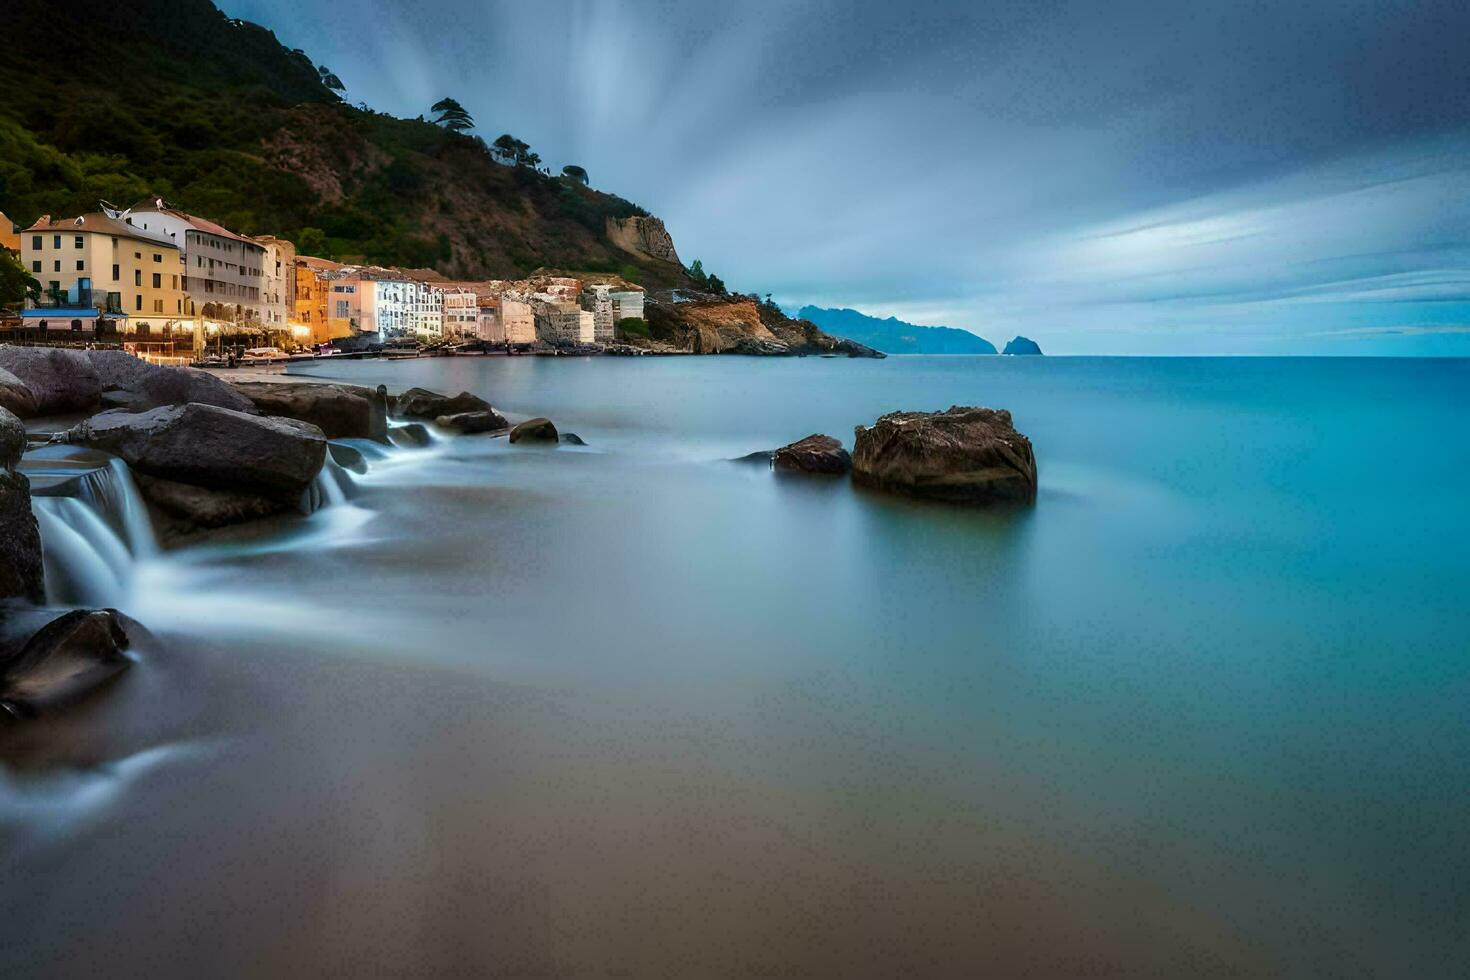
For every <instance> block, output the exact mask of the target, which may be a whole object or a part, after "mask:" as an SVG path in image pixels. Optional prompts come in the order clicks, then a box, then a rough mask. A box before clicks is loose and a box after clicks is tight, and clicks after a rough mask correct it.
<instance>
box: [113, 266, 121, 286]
mask: <svg viewBox="0 0 1470 980" xmlns="http://www.w3.org/2000/svg"><path fill="white" fill-rule="evenodd" d="M121 278H122V266H120V265H114V266H113V267H112V281H113V282H117V281H118V280H119V279H121Z"/></svg>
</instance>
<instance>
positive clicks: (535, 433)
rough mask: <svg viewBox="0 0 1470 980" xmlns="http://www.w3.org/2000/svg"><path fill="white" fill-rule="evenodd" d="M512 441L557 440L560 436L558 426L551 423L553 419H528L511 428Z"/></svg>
mask: <svg viewBox="0 0 1470 980" xmlns="http://www.w3.org/2000/svg"><path fill="white" fill-rule="evenodd" d="M510 441H511V442H551V443H554V442H557V441H559V437H558V436H557V433H556V426H555V425H552V424H551V419H545V418H534V419H526V421H524V422H522V423H521V424H520V425H517V426H516V427H515V428H513V429H511V430H510Z"/></svg>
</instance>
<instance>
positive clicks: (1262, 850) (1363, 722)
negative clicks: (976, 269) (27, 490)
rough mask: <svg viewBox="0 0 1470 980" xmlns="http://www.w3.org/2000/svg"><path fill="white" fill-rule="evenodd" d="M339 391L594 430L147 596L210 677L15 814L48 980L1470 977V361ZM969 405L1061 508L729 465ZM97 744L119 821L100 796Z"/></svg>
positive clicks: (468, 367)
mask: <svg viewBox="0 0 1470 980" xmlns="http://www.w3.org/2000/svg"><path fill="white" fill-rule="evenodd" d="M314 373H317V374H320V375H321V376H323V377H326V376H329V375H330V376H331V377H334V378H341V379H344V380H348V381H353V382H356V383H363V384H376V383H378V382H383V383H387V384H389V385H390V386H393V387H398V388H401V387H408V386H410V385H423V386H425V387H430V388H434V389H438V390H444V391H451V392H452V391H457V390H459V389H461V388H463V389H468V390H470V391H474V392H477V393H479V394H482V395H484V396H485V397H487V398H489V399H490V400H491V401H492V402H493V403H494V404H495V405H496V406H497V408H500V409H501V410H503V411H506V412H508V413H511V414H512V415H522V416H524V415H532V414H544V415H547V416H549V417H551V418H552V419H553V420H554V421H555V422H556V423H557V424H558V425H559V426H560V427H561V428H562V429H563V430H571V431H574V432H576V433H578V434H579V435H581V436H582V437H583V438H584V439H585V440H586V441H587V442H588V443H589V445H588V446H587V447H586V448H585V449H574V448H571V447H567V446H562V447H558V448H554V449H527V448H523V447H514V446H509V445H508V444H507V443H506V442H505V440H503V439H489V438H485V437H467V438H461V439H454V440H447V441H443V442H439V443H436V444H435V445H434V446H433V447H431V448H429V449H425V450H420V451H416V452H411V451H397V452H395V453H394V454H393V455H391V456H390V457H389V458H386V459H382V460H373V461H372V462H371V466H372V468H371V469H370V471H369V472H368V473H367V474H366V475H365V476H358V477H355V478H354V482H353V494H352V495H351V497H350V499H343V500H342V501H340V502H339V503H338V505H337V506H334V507H328V508H326V509H324V510H323V511H320V512H319V513H317V514H316V515H313V516H312V517H311V518H309V519H305V520H303V521H300V522H297V523H295V524H291V525H289V526H287V527H285V528H281V529H278V530H277V531H276V532H274V533H273V534H271V535H269V536H263V537H256V538H253V539H251V540H248V541H233V542H223V543H218V544H214V545H210V546H207V547H203V548H196V549H192V550H190V551H188V552H185V553H179V554H174V555H170V556H166V557H165V558H163V559H159V560H154V561H150V562H148V563H145V567H144V569H143V571H142V572H141V574H139V575H138V576H137V581H136V582H135V583H134V586H133V591H132V593H131V595H130V596H129V597H128V599H127V601H126V602H124V603H122V606H123V608H124V610H125V611H127V612H129V613H131V614H133V615H135V616H137V617H138V618H139V619H140V620H142V621H143V622H145V623H147V624H148V625H149V626H150V627H151V628H153V629H154V630H155V631H157V632H158V633H159V634H160V635H161V637H162V639H163V640H164V641H165V642H164V643H163V644H162V645H161V650H167V651H171V652H159V653H157V654H153V655H145V656H144V658H143V663H142V664H140V667H141V668H142V669H141V670H134V671H132V672H130V675H129V677H128V679H127V681H126V683H125V685H122V686H121V688H120V690H119V691H118V692H117V693H116V695H115V696H112V695H110V696H109V697H110V700H109V702H108V703H107V705H106V706H105V707H102V708H98V709H96V710H97V711H98V712H100V713H101V716H100V717H97V718H92V719H88V722H89V727H86V726H80V725H79V726H78V730H77V731H70V730H69V731H68V736H69V738H70V739H71V740H72V743H74V744H75V745H77V746H80V747H79V748H77V749H76V750H75V751H74V752H73V753H72V754H71V755H69V756H66V760H65V761H66V762H67V765H62V766H59V767H58V765H57V764H55V763H54V762H53V763H52V764H50V765H48V766H38V765H35V764H34V763H33V764H30V765H28V766H25V767H23V768H20V769H16V770H15V771H14V772H13V773H12V775H11V776H9V777H7V778H8V779H9V780H10V782H9V784H8V788H7V786H0V798H3V797H4V796H5V795H6V794H9V797H10V800H11V802H10V804H9V805H8V806H7V808H5V809H4V810H0V829H3V830H4V831H5V832H6V833H7V834H10V835H12V839H13V840H14V841H15V844H14V846H13V847H12V848H11V849H10V855H11V859H10V860H8V861H7V862H6V863H7V868H6V869H5V870H6V883H5V884H4V885H0V889H3V892H0V894H4V895H5V901H3V902H0V921H5V922H7V923H9V925H7V926H3V927H0V930H3V934H4V935H5V936H6V940H7V948H12V949H15V950H17V955H18V956H19V957H20V960H19V962H21V963H28V964H30V965H32V966H41V965H50V966H55V965H57V964H60V965H61V966H63V967H68V968H72V969H86V968H93V967H98V966H105V965H107V964H114V965H115V964H116V963H117V962H118V961H117V960H115V959H110V958H109V957H118V956H122V962H124V963H126V964H127V965H128V966H129V967H131V968H135V969H138V970H150V971H154V972H157V971H162V972H188V971H189V970H195V971H208V972H212V973H215V974H221V973H224V974H234V973H239V974H248V973H259V972H271V971H272V970H274V971H277V972H279V971H286V972H292V971H294V972H316V971H319V970H335V971H338V972H357V973H363V972H366V973H379V972H382V973H392V972H399V971H408V970H420V971H423V972H429V973H434V972H440V971H445V970H449V969H451V968H459V969H462V970H464V971H466V972H477V971H484V972H496V971H499V972H503V973H511V974H514V973H520V972H541V973H547V972H549V973H584V972H597V973H602V972H614V971H625V972H629V973H632V974H634V975H684V976H688V975H700V976H706V975H721V974H732V973H751V972H764V973H769V974H793V973H797V974H800V973H805V974H819V975H833V974H845V975H853V974H865V973H868V974H894V973H913V974H925V973H927V974H938V975H975V974H976V973H978V972H989V973H998V974H1014V973H1017V972H1023V971H1031V972H1034V973H1041V974H1057V975H1077V974H1079V973H1085V972H1109V971H1112V972H1120V973H1127V974H1156V975H1169V976H1178V975H1186V974H1194V973H1206V974H1218V973H1224V974H1235V975H1239V974H1247V975H1261V974H1318V975H1343V974H1377V975H1413V976H1455V975H1460V974H1461V972H1462V968H1463V966H1464V964H1465V963H1466V962H1467V958H1470V940H1467V930H1466V929H1465V928H1464V923H1465V922H1467V921H1470V890H1467V889H1466V887H1465V884H1464V883H1465V881H1467V880H1470V820H1467V817H1470V804H1467V799H1470V796H1467V791H1466V789H1465V787H1466V786H1467V785H1470V724H1467V719H1470V603H1467V601H1466V588H1467V585H1470V513H1467V508H1466V506H1465V500H1466V490H1467V487H1470V439H1467V438H1466V437H1465V435H1464V430H1465V425H1466V422H1467V420H1470V362H1467V361H1429V360H1422V361H1416V360H1381V361H1379V360H1359V359H1352V360H1306V359H1300V360H1298V359H1290V360H1275V359H1068V358H1040V359H1011V358H993V357H992V358H960V357H947V358H890V359H888V360H886V361H878V362H874V361H850V360H841V359H818V358H807V359H794V360H762V359H742V358H669V359H653V358H640V359H626V360H622V359H612V358H603V359H595V360H590V359H589V360H574V359H560V358H559V359H541V358H509V359H507V358H458V359H424V360H418V361H412V362H396V363H386V362H372V361H367V362H347V363H343V362H339V363H335V364H331V365H324V366H320V367H315V368H314ZM951 404H980V405H990V406H994V407H1005V408H1009V409H1010V410H1011V411H1012V413H1013V415H1014V417H1015V420H1016V424H1017V426H1018V427H1019V428H1020V429H1021V430H1022V431H1024V432H1026V433H1027V434H1028V435H1029V436H1030V437H1031V439H1032V441H1033V443H1034V444H1035V447H1036V454H1037V458H1038V461H1039V466H1040V472H1041V493H1040V497H1039V500H1038V502H1037V505H1036V507H1035V508H1034V509H1033V510H1029V511H1023V512H1011V513H983V512H972V511H966V510H959V509H954V508H950V507H945V506H930V505H923V504H918V503H914V502H910V501H905V500H902V499H896V498H890V497H884V496H879V495H875V494H870V493H864V492H858V491H855V490H854V489H853V488H852V487H851V486H850V485H849V484H848V483H847V482H846V481H844V480H831V479H824V478H802V477H780V476H775V475H773V474H771V473H769V472H766V471H765V470H762V469H760V468H752V467H750V466H748V465H737V464H733V463H728V462H724V460H726V459H728V458H729V457H734V456H738V455H743V454H745V453H748V452H751V451H753V450H757V449H767V448H773V447H775V446H777V445H780V444H782V443H785V442H789V441H791V440H794V439H796V438H799V437H801V436H805V435H807V434H809V433H811V432H818V431H821V432H827V433H829V434H832V435H836V436H838V437H840V438H842V439H843V440H844V441H845V442H847V443H848V444H849V445H850V444H851V432H852V427H853V426H854V425H856V424H860V423H866V422H870V421H871V420H872V419H874V418H876V417H877V416H878V415H880V414H882V413H883V412H886V411H891V410H895V409H941V408H945V407H948V406H949V405H951ZM334 486H335V484H334ZM331 491H332V487H325V488H324V490H323V492H324V494H327V493H330V492H331ZM344 498H345V495H344ZM119 733H122V734H119ZM164 749H177V750H179V752H178V755H177V756H168V755H163V756H160V755H159V754H158V753H159V752H160V751H162V750H164ZM185 749H187V750H188V751H185ZM77 758H85V759H87V760H89V761H88V762H87V763H86V764H85V765H83V770H84V771H90V773H91V778H92V780H93V782H94V783H95V782H96V781H103V782H107V783H108V785H109V786H112V787H113V791H110V792H108V793H98V792H97V790H96V787H95V785H91V784H89V783H88V782H87V780H86V779H82V780H81V784H80V785H81V787H82V788H79V784H78V778H79V777H77V775H76V772H75V767H76V766H77V765H78V764H79V763H77V762H76V761H75V760H76V759H77ZM139 759H145V760H147V765H142V764H141V763H138V762H137V761H136V760H139ZM87 765H91V766H94V767H97V766H100V767H101V768H93V769H91V770H87ZM129 766H131V767H132V768H128V767H129ZM61 770H65V772H66V773H67V775H66V777H65V778H62V777H61V776H60V775H58V774H57V773H58V771H61ZM88 787H90V788H88ZM84 789H85V790H86V791H85V792H84V791H83V790H84ZM97 800H102V801H103V802H95V801H97ZM17 801H18V802H17ZM48 808H50V809H48ZM53 812H61V813H65V814H67V815H68V823H67V826H68V827H69V828H71V829H68V830H66V831H64V832H59V831H57V830H56V829H55V824H54V821H50V822H48V820H43V819H41V818H38V817H37V816H36V814H38V813H41V814H49V813H53ZM48 819H49V818H48ZM37 892H44V893H45V894H46V896H47V898H46V900H45V901H39V902H38V901H37V900H36V894H37ZM139 894H146V895H147V896H148V898H147V901H146V902H144V903H142V904H139V900H138V897H137V896H138V895H139ZM63 913H65V914H67V915H70V916H72V918H71V919H70V920H69V921H68V925H67V926H66V928H64V929H62V928H61V927H60V926H59V923H60V922H61V917H62V915H63ZM201 934H208V935H209V936H210V937H211V941H210V943H209V944H207V945H206V946H204V947H201V948H199V949H197V950H196V951H194V952H191V953H189V954H187V955H184V956H182V957H181V956H180V955H179V954H178V953H177V950H178V949H179V948H180V947H182V946H185V945H188V944H189V940H190V938H191V937H194V936H197V935H201ZM78 936H80V938H78ZM15 937H20V938H18V939H15ZM12 939H15V942H13V943H12ZM124 941H126V942H127V943H128V944H129V945H128V950H129V952H128V953H126V954H120V953H119V952H118V947H119V946H120V945H121V944H123V943H124ZM191 948H192V947H191Z"/></svg>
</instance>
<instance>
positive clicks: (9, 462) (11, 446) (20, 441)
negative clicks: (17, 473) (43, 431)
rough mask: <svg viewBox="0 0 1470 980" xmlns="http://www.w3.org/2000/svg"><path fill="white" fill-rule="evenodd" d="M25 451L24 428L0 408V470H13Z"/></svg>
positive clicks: (11, 415) (5, 410) (18, 420)
mask: <svg viewBox="0 0 1470 980" xmlns="http://www.w3.org/2000/svg"><path fill="white" fill-rule="evenodd" d="M25 451H26V427H25V425H23V424H22V423H21V421H20V419H18V418H16V417H15V416H14V415H13V414H11V413H10V412H9V411H8V410H7V409H4V408H0V470H13V469H15V464H16V463H19V462H20V458H21V456H22V455H24V454H25Z"/></svg>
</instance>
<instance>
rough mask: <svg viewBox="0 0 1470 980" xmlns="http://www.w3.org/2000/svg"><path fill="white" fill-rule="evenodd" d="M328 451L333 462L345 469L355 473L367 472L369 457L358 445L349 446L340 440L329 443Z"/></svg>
mask: <svg viewBox="0 0 1470 980" xmlns="http://www.w3.org/2000/svg"><path fill="white" fill-rule="evenodd" d="M327 453H328V454H330V455H331V457H332V462H334V463H336V464H337V465H338V466H340V467H342V468H343V469H345V470H351V471H352V472H354V473H366V472H367V471H368V464H367V457H365V456H363V454H362V450H361V449H358V448H357V447H356V446H348V445H346V444H344V443H340V442H329V443H327Z"/></svg>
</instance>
